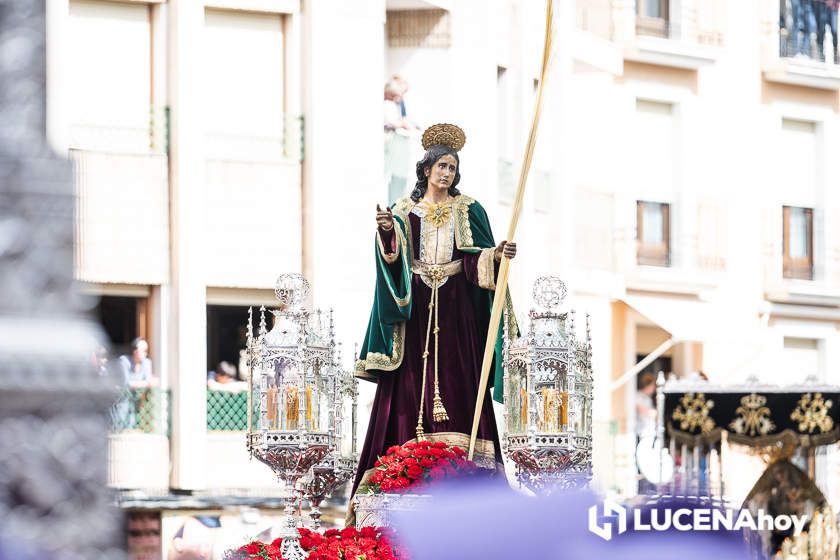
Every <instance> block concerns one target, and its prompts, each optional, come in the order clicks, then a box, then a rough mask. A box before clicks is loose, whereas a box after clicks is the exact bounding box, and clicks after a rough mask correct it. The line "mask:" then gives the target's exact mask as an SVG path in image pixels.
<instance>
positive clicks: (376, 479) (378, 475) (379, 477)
mask: <svg viewBox="0 0 840 560" xmlns="http://www.w3.org/2000/svg"><path fill="white" fill-rule="evenodd" d="M384 479H385V471H383V470H378V471H376V472H375V473H373V476H371V477H370V481H371V482H372V483H374V484H379V483H381V482H382V481H383V480H384Z"/></svg>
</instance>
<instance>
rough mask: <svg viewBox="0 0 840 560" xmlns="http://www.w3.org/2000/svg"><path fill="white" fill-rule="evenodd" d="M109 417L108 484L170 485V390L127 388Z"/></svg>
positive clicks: (154, 487)
mask: <svg viewBox="0 0 840 560" xmlns="http://www.w3.org/2000/svg"><path fill="white" fill-rule="evenodd" d="M109 420H110V424H111V426H110V433H109V434H108V485H109V486H112V487H114V488H122V489H147V490H158V491H160V490H164V489H167V488H169V430H170V424H169V422H170V411H169V391H168V390H166V389H161V388H158V387H142V388H134V387H128V388H125V389H124V390H123V391H122V392H121V393H120V395H119V397H118V398H117V400H116V402H115V403H114V404H113V405H112V406H111V409H110V413H109Z"/></svg>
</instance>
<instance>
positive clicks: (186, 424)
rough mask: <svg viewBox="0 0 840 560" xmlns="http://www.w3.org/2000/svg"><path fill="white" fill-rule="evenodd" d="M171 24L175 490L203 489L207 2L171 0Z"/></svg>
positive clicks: (171, 351) (171, 340) (171, 341)
mask: <svg viewBox="0 0 840 560" xmlns="http://www.w3.org/2000/svg"><path fill="white" fill-rule="evenodd" d="M167 8H168V13H167V18H166V21H167V25H168V26H169V35H168V39H169V107H170V127H171V128H170V130H171V136H170V144H169V150H170V151H169V187H170V209H171V210H170V243H169V245H170V250H171V253H170V254H171V257H170V281H171V286H170V292H169V302H170V306H169V310H170V312H169V316H170V317H171V322H170V326H169V354H168V362H169V363H168V368H167V369H168V372H169V378H170V380H171V382H172V440H171V441H172V453H171V457H172V478H171V481H170V482H171V485H172V487H173V488H178V489H181V490H197V489H201V488H203V487H204V484H205V480H204V478H205V476H204V475H205V467H206V451H205V442H206V438H207V376H206V374H207V339H206V337H207V334H206V331H207V327H206V323H207V301H206V290H207V288H206V285H205V280H204V274H203V272H204V263H205V262H206V261H205V260H204V255H203V252H204V250H205V247H204V244H205V236H204V219H205V208H204V206H205V199H204V188H205V179H204V176H205V173H204V169H205V162H204V123H203V122H202V116H203V114H204V111H203V107H202V106H201V103H202V99H204V96H203V95H202V91H201V89H202V87H203V84H204V80H203V76H202V71H203V60H202V56H203V48H202V46H203V44H204V41H203V32H204V4H203V3H202V2H196V1H195V0H171V1H170V2H168V4H167Z"/></svg>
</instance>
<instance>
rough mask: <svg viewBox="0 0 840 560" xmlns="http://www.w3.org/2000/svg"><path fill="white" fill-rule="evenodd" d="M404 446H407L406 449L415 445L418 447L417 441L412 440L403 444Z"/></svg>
mask: <svg viewBox="0 0 840 560" xmlns="http://www.w3.org/2000/svg"><path fill="white" fill-rule="evenodd" d="M403 447H405V448H406V449H414V448H415V447H417V442H414V441H410V442H408V443H406V444H405V445H403Z"/></svg>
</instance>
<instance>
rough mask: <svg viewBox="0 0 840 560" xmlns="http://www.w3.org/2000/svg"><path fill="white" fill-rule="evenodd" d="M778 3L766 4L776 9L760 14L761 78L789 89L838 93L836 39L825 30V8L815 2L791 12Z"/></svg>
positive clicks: (785, 4) (839, 54) (839, 65)
mask: <svg viewBox="0 0 840 560" xmlns="http://www.w3.org/2000/svg"><path fill="white" fill-rule="evenodd" d="M780 2H781V4H776V5H775V6H772V3H771V4H768V6H770V7H775V8H779V9H777V10H772V11H771V10H765V11H764V12H763V17H764V21H763V22H762V23H763V25H762V28H763V29H765V32H764V37H763V53H764V78H765V79H766V80H767V81H770V82H777V83H782V84H788V85H795V86H803V87H811V88H816V89H824V90H838V89H840V52H838V49H837V38H836V37H832V34H831V31H830V28H826V22H825V18H826V16H827V15H829V14H828V10H827V7H825V5H824V4H823V3H822V2H814V3H813V4H811V3H803V5H802V7H801V8H800V9H794V8H795V7H796V6H795V5H794V4H791V3H788V2H785V1H784V0H780ZM814 8H816V10H814ZM824 9H825V11H824ZM819 24H822V28H823V32H822V33H820V32H818V29H819V27H820V25H819Z"/></svg>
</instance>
